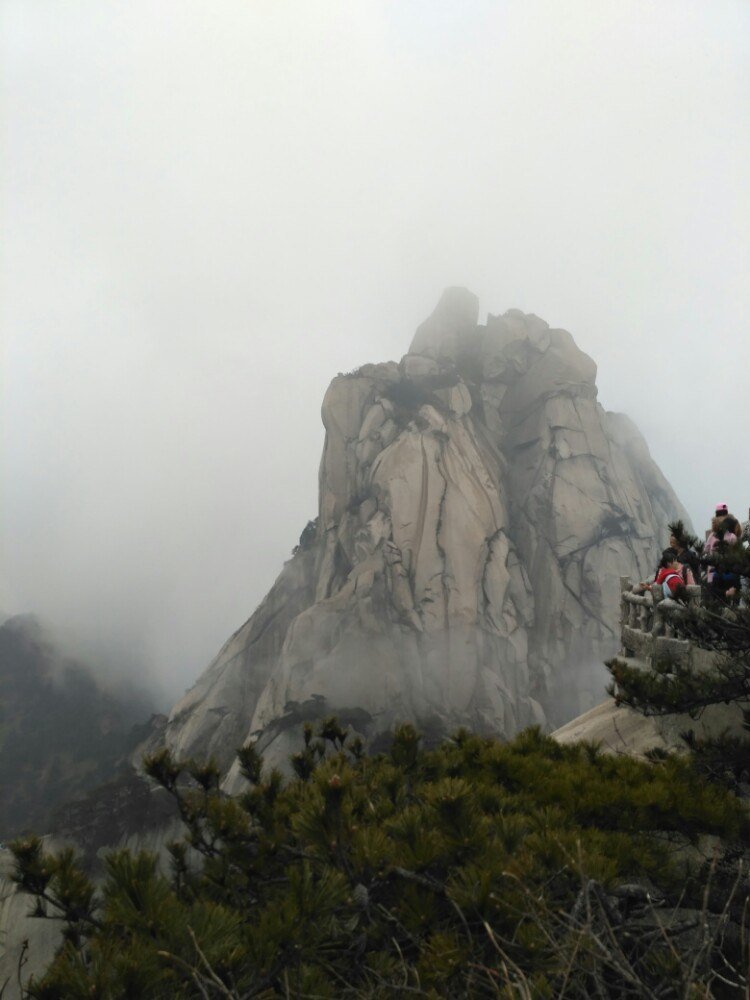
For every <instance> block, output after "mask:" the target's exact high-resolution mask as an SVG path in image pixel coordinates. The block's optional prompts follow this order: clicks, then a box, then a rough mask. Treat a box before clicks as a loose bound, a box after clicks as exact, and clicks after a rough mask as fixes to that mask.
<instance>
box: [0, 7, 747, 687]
mask: <svg viewBox="0 0 750 1000" xmlns="http://www.w3.org/2000/svg"><path fill="white" fill-rule="evenodd" d="M0 19H1V20H0V46H1V49H0V63H1V70H0V71H1V73H2V77H1V78H0V102H2V106H1V107H0V121H2V168H0V169H1V170H2V174H1V175H0V177H1V181H0V183H1V190H2V216H1V217H2V233H3V236H2V241H1V245H2V288H1V289H0V293H1V299H0V301H1V302H2V305H1V306H0V308H1V309H2V312H1V313H0V320H1V322H2V342H3V357H2V361H3V365H2V367H3V383H2V400H3V403H2V448H1V451H2V470H1V472H2V478H1V480H0V489H1V490H2V496H1V497H0V500H1V503H2V521H1V530H2V539H1V545H2V548H1V549H0V574H1V579H0V606H2V607H3V608H4V609H5V610H6V611H7V612H8V613H16V612H21V611H34V612H36V613H37V614H39V615H41V616H42V617H43V618H46V619H49V620H52V621H53V622H54V623H56V624H57V625H58V626H61V627H64V628H66V629H68V630H69V631H70V633H71V634H72V635H74V636H75V637H76V642H77V643H78V644H79V646H80V647H81V655H84V654H85V655H86V656H89V657H92V658H94V659H95V660H98V662H100V663H106V664H108V665H109V666H108V669H110V670H125V671H126V672H129V673H131V674H133V675H134V676H137V677H143V678H146V679H148V680H149V681H150V682H151V683H153V684H156V685H157V686H158V687H160V689H161V691H162V697H163V700H164V701H167V700H169V699H171V698H172V697H173V696H174V695H175V694H177V693H179V691H180V690H181V689H182V688H184V687H185V686H186V685H188V684H189V683H191V682H192V680H193V679H194V678H195V677H196V675H197V674H198V672H199V671H200V669H201V668H202V667H203V666H204V665H205V663H206V662H207V660H208V659H209V658H210V656H211V655H212V654H213V653H214V652H215V650H216V648H217V647H218V645H219V644H220V643H221V642H222V641H223V640H224V639H225V638H226V636H227V635H228V634H229V633H230V632H231V631H232V630H233V629H234V628H235V627H236V626H237V625H238V624H239V623H240V622H241V621H243V620H244V618H245V617H247V615H248V614H249V613H250V611H252V609H253V608H254V607H255V605H256V603H257V601H258V600H259V599H260V597H261V596H262V595H263V593H265V591H266V590H267V589H268V586H269V584H270V582H271V580H272V579H273V577H274V576H275V575H276V573H277V571H278V569H279V568H280V565H281V563H282V561H283V559H284V558H286V557H287V556H288V554H289V550H290V549H291V547H292V545H293V544H294V543H295V542H296V540H297V537H298V535H299V533H300V531H301V530H302V528H303V527H304V524H305V522H306V521H307V519H308V518H309V517H311V516H313V515H314V513H315V509H316V477H317V467H318V462H319V457H320V450H321V446H322V440H323V430H322V426H321V424H320V421H319V419H318V413H319V407H320V401H321V399H322V396H323V392H324V390H325V387H326V385H327V383H328V381H329V380H330V378H331V377H332V376H333V375H335V374H336V373H337V372H338V371H346V370H348V369H351V368H353V367H355V366H356V365H358V364H361V363H362V362H366V361H379V360H383V359H385V358H388V357H392V358H395V359H398V358H399V357H400V356H401V355H402V354H403V353H405V351H406V349H407V347H408V344H409V341H410V339H411V335H412V333H413V330H414V328H415V327H416V325H417V324H418V323H419V322H420V321H421V320H422V319H424V317H425V316H426V315H427V314H428V312H429V311H430V310H431V309H432V307H433V305H434V303H435V301H436V300H437V298H438V296H439V294H440V292H441V291H442V289H443V288H444V287H445V286H447V285H453V284H463V285H467V286H469V287H470V288H472V289H473V290H474V291H475V292H477V293H478V294H479V295H480V298H481V301H482V306H483V310H485V311H486V310H489V311H492V312H502V311H504V310H505V309H507V308H509V307H518V308H520V309H523V310H527V311H533V312H535V313H537V314H539V315H541V316H543V317H544V318H545V319H546V320H547V321H549V322H550V323H551V324H552V325H554V326H562V327H566V328H568V329H570V330H571V331H572V332H573V334H574V335H575V338H576V340H577V342H578V344H579V346H580V347H581V348H582V349H583V350H585V351H587V352H588V353H589V354H591V355H592V356H593V357H594V359H595V360H596V361H597V363H598V365H599V377H598V383H599V385H600V389H601V398H602V402H603V403H604V404H605V406H607V407H608V408H609V409H621V410H625V411H627V412H628V413H629V414H630V415H631V416H632V417H633V418H634V419H635V420H636V422H637V423H638V424H639V426H640V427H641V429H642V431H643V432H644V434H645V436H646V438H647V440H648V441H649V443H650V445H651V448H652V452H653V454H654V457H655V459H656V461H657V462H658V464H659V465H660V467H661V468H662V469H663V470H664V472H665V474H666V475H667V476H668V477H669V478H670V480H671V482H672V484H673V485H674V487H675V489H676V491H677V493H678V495H679V496H680V497H681V499H682V500H683V501H684V503H685V504H686V505H687V507H688V509H689V510H690V512H691V515H692V517H693V519H694V521H695V524H696V527H698V528H702V527H703V526H704V525H705V524H706V523H707V520H708V517H709V516H710V513H711V509H712V507H713V504H714V503H715V502H716V501H717V500H727V502H729V504H730V506H731V507H732V508H734V509H735V511H737V512H744V510H745V508H747V505H748V503H750V475H748V472H747V463H746V462H745V461H744V459H743V446H744V430H745V429H746V428H747V426H748V420H749V419H750V400H749V398H748V395H747V393H746V391H745V387H746V382H747V371H748V364H749V363H750V346H748V344H749V341H748V330H747V317H748V312H749V310H748V307H749V306H750V292H749V291H748V283H747V279H746V276H747V274H748V271H749V270H750V269H749V266H748V265H749V264H750V215H749V213H748V203H747V177H748V176H750V127H749V126H750V121H749V120H748V119H749V118H750V114H749V113H748V103H749V99H748V95H750V65H749V63H748V59H747V51H748V38H749V37H750V7H748V5H747V3H746V2H744V0H738V2H731V0H717V2H713V3H710V4H709V3H706V2H690V0H675V2H672V0H660V2H659V3H658V4H654V3H650V2H642V0H598V2H597V3H596V4H592V3H590V2H588V0H571V2H570V3H567V4H559V3H555V2H552V0H549V2H542V0H512V2H496V3H490V2H482V0H469V2H464V3H460V4H459V3H457V2H451V3H439V2H436V0H430V2H428V0H419V2H399V3H395V2H390V0H380V2H374V0H372V2H366V0H347V2H337V0H320V2H319V0H299V2H285V0H273V2H271V0H268V2H265V0H257V2H253V3H247V2H239V0H238V2H229V0H219V2H214V3H211V4H205V3H198V2H192V0H179V2H177V0H174V2H171V0H160V3H158V4H151V3H147V2H139V0H135V2H130V3H128V4H121V3H116V2H111V0H96V2H93V0H91V2H75V3H69V4H59V3H56V2H54V0H4V2H3V3H2V4H0Z"/></svg>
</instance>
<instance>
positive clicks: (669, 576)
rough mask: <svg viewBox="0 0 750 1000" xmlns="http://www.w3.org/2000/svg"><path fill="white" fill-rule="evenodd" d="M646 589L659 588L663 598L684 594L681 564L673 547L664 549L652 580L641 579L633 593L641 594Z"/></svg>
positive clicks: (672, 597)
mask: <svg viewBox="0 0 750 1000" xmlns="http://www.w3.org/2000/svg"><path fill="white" fill-rule="evenodd" d="M646 590H652V591H653V590H661V593H662V596H663V597H664V598H665V599H674V598H675V597H680V598H682V597H684V596H685V580H684V577H683V564H682V563H681V562H680V560H679V557H678V555H677V551H676V550H675V549H674V548H668V549H664V551H663V552H662V554H661V559H660V560H659V565H658V567H657V570H656V576H655V577H654V579H653V580H642V581H641V582H640V584H638V586H637V587H634V588H633V593H635V594H642V593H643V592H644V591H646Z"/></svg>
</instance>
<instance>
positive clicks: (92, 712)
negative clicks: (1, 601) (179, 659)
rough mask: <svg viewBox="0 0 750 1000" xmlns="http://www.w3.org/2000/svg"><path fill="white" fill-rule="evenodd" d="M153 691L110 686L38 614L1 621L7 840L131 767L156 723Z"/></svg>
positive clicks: (0, 830) (1, 802)
mask: <svg viewBox="0 0 750 1000" xmlns="http://www.w3.org/2000/svg"><path fill="white" fill-rule="evenodd" d="M150 711H151V708H150V705H149V703H148V701H147V699H146V697H145V696H142V695H136V694H135V693H133V694H131V695H124V694H121V695H115V694H112V693H110V692H108V691H106V690H105V689H104V688H103V687H102V686H101V684H100V683H98V682H97V681H96V680H95V679H94V677H93V676H92V674H91V672H90V670H89V669H88V668H87V667H86V666H85V665H84V664H82V663H79V662H77V661H76V660H74V659H71V658H70V657H68V656H66V655H64V654H63V653H61V652H60V650H59V648H58V647H57V646H56V644H55V641H54V639H53V638H52V637H51V636H50V635H49V634H48V633H47V632H46V630H45V629H44V627H43V626H42V625H41V624H40V622H39V621H38V620H37V619H36V618H35V617H33V616H31V615H19V616H15V617H12V618H9V619H8V620H7V621H6V622H5V623H4V624H3V625H2V626H0V840H8V839H9V838H10V837H12V836H15V835H17V834H19V833H21V832H23V831H24V830H35V831H40V830H41V831H47V830H49V829H50V827H51V826H52V825H53V816H54V814H55V811H56V809H57V808H58V807H59V806H61V805H62V804H63V803H65V802H67V801H69V800H74V799H76V798H80V797H81V796H82V795H84V794H85V793H86V792H87V791H89V790H90V789H92V788H94V787H96V786H97V785H100V784H101V783H102V782H104V781H108V780H110V779H111V778H112V776H113V775H114V774H115V773H117V771H118V770H119V769H122V768H126V767H127V766H128V763H129V756H130V754H131V753H132V752H133V750H134V749H135V748H136V747H137V746H138V744H139V743H140V742H142V740H143V739H144V738H145V737H146V735H147V734H148V731H149V729H150V727H149V724H148V723H145V724H144V720H146V719H148V716H149V714H150Z"/></svg>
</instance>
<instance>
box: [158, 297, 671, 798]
mask: <svg viewBox="0 0 750 1000" xmlns="http://www.w3.org/2000/svg"><path fill="white" fill-rule="evenodd" d="M477 317H478V301H477V299H476V296H474V295H472V294H471V293H470V292H468V291H466V290H464V289H459V288H451V289H448V290H447V291H446V292H445V293H444V295H443V297H442V299H441V301H440V303H439V304H438V306H437V308H436V309H435V311H434V313H433V314H432V316H431V317H430V318H429V319H428V320H426V321H425V323H423V324H422V325H421V326H420V327H419V329H418V330H417V333H416V335H415V337H414V340H413V342H412V345H411V348H410V351H409V353H408V354H407V355H406V356H405V357H404V358H403V359H402V361H401V363H400V364H396V363H394V362H389V363H387V364H370V365H365V366H364V367H363V368H361V369H359V370H358V371H356V372H353V373H351V374H349V375H342V376H339V377H338V378H335V379H334V380H333V382H332V383H331V386H330V388H329V389H328V392H327V393H326V396H325V399H324V401H323V410H322V416H323V423H324V425H325V429H326V440H325V446H324V451H323V457H322V462H321V467H320V493H319V511H318V518H317V520H316V521H315V522H313V523H311V525H309V526H308V528H307V529H306V530H305V532H304V533H303V537H302V539H301V540H300V546H299V547H298V548H297V550H296V552H295V554H294V556H293V558H292V559H291V560H290V561H289V562H288V563H287V564H286V565H285V566H284V568H283V570H282V572H281V574H280V576H279V578H278V580H277V581H276V583H275V584H274V586H273V588H272V589H271V591H270V592H269V594H268V596H267V597H266V599H265V600H264V601H263V603H262V604H261V605H260V607H259V608H258V609H257V611H256V612H255V614H254V615H253V616H252V617H251V618H250V619H249V621H248V622H247V623H246V624H245V625H244V626H243V627H242V628H241V629H240V630H239V631H238V632H237V633H236V634H235V635H234V636H232V638H231V639H230V640H229V641H228V642H227V644H226V645H225V646H224V648H223V649H222V650H221V652H220V653H219V655H218V657H217V658H216V660H215V661H214V662H213V663H212V664H211V666H210V667H209V668H208V670H207V671H206V673H205V674H204V675H203V676H202V677H201V679H200V680H199V681H198V683H197V684H196V685H195V687H194V688H193V689H192V690H191V691H189V692H188V694H187V695H186V696H185V697H184V698H183V699H182V700H181V701H180V702H179V703H178V704H177V705H176V706H175V708H174V710H173V712H172V714H171V716H170V719H169V723H168V726H167V732H166V741H167V744H168V745H169V746H170V747H171V748H173V749H174V750H175V751H176V752H178V753H179V754H181V755H185V754H195V755H198V756H205V755H206V754H207V753H213V754H214V755H215V756H216V757H217V758H218V759H219V761H220V762H221V763H222V765H223V766H224V767H225V768H227V769H228V771H227V778H226V782H225V785H226V787H227V789H228V790H232V789H235V788H238V787H239V786H240V782H241V779H240V777H239V775H238V772H237V770H236V766H234V765H233V764H232V759H233V755H234V751H235V749H236V747H237V746H239V745H240V744H241V743H242V742H243V741H246V740H249V739H251V738H254V739H256V738H257V739H259V740H260V747H261V748H262V749H263V750H264V752H265V754H266V759H267V761H269V762H271V763H277V764H279V763H283V762H285V761H286V759H287V755H288V753H289V752H291V751H292V750H294V749H295V746H296V741H297V740H298V738H299V729H300V725H299V724H300V722H301V721H302V719H304V718H312V717H315V716H319V715H324V714H333V713H335V714H337V715H338V716H339V717H340V718H341V719H342V720H343V721H348V722H349V724H350V725H352V726H353V728H354V729H355V730H356V731H357V732H359V733H360V734H362V735H363V736H364V737H365V738H366V739H367V740H368V741H370V743H375V744H376V745H377V742H378V740H379V739H381V738H383V737H385V736H387V734H388V732H389V731H390V730H391V729H392V727H393V725H394V723H396V722H397V721H399V720H407V719H409V720H412V721H415V722H417V723H418V724H419V725H420V726H421V727H422V728H423V729H424V730H425V731H426V732H427V733H428V734H429V735H432V736H435V737H439V736H441V735H443V734H445V733H446V732H447V731H450V730H451V729H453V728H455V727H457V726H459V725H466V726H470V727H471V728H472V729H475V730H478V731H481V732H486V733H493V734H497V735H501V736H508V735H511V734H512V733H514V732H516V731H517V730H519V729H520V728H522V727H524V726H526V725H529V724H531V723H540V724H543V725H544V724H549V725H560V724H562V723H564V722H565V721H567V720H568V719H570V718H572V717H573V716H575V715H577V714H579V712H580V711H583V710H585V709H587V708H589V707H590V706H591V705H593V704H595V703H596V702H597V701H599V700H601V697H602V693H603V692H602V689H601V688H599V689H598V690H586V686H587V683H588V681H587V680H586V679H587V678H589V679H590V677H591V671H592V667H593V665H595V664H600V663H601V662H602V660H604V659H605V658H606V657H608V656H609V655H611V654H612V653H613V652H614V651H615V650H616V648H617V646H618V625H617V619H618V608H619V577H620V575H627V574H630V575H632V576H634V577H638V578H641V577H642V576H643V575H644V574H646V573H648V572H649V571H650V570H651V569H652V563H653V562H654V558H655V553H656V552H657V551H658V549H659V548H660V546H661V545H662V543H663V541H664V540H665V534H666V525H667V522H668V521H669V520H670V519H673V518H676V517H681V518H683V520H685V521H686V522H687V521H688V520H689V519H688V518H687V515H686V513H685V511H684V509H683V508H682V506H681V504H680V503H679V501H678V500H677V498H676V496H675V494H674V492H673V491H672V489H671V487H670V486H669V483H668V482H667V481H666V480H665V478H664V476H663V475H662V474H661V473H660V471H659V469H658V468H657V466H656V465H655V463H654V462H653V460H652V459H651V457H650V454H649V451H648V447H647V446H646V443H645V441H644V440H643V438H642V437H641V435H640V434H639V432H638V430H637V429H636V427H635V426H634V424H632V422H631V421H630V420H629V419H628V418H627V417H624V416H622V415H620V414H612V413H607V412H606V411H605V410H604V409H603V408H602V407H601V405H600V404H599V403H598V402H597V398H596V397H597V390H596V381H595V380H596V366H595V364H594V362H593V361H592V360H591V358H589V357H588V356H587V355H586V354H584V353H583V352H582V351H580V350H579V349H578V348H577V347H576V344H575V342H574V340H573V338H572V337H571V335H570V334H569V333H567V332H566V331H564V330H554V329H550V328H549V327H548V325H547V324H546V323H545V322H544V321H543V320H540V319H539V318H538V317H536V316H533V315H525V314H523V313H521V312H519V311H518V310H510V311H509V312H507V313H506V314H505V315H503V316H499V317H496V316H490V317H489V318H488V321H487V323H486V324H485V325H480V324H478V322H477Z"/></svg>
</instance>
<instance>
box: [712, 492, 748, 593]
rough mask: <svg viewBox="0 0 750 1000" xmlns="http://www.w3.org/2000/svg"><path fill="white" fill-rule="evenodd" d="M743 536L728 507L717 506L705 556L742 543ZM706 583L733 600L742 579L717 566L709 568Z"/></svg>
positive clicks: (716, 591)
mask: <svg viewBox="0 0 750 1000" xmlns="http://www.w3.org/2000/svg"><path fill="white" fill-rule="evenodd" d="M741 534H742V528H741V526H740V522H739V521H738V520H737V518H736V517H735V516H734V515H733V514H730V513H729V509H728V507H727V505H726V504H725V503H720V504H717V505H716V515H715V517H714V518H713V520H712V521H711V531H710V532H709V535H708V537H707V538H706V545H705V547H704V549H703V552H704V554H705V555H707V556H710V555H712V554H713V553H715V552H720V551H724V550H726V548H727V547H728V546H730V545H736V544H737V543H738V542H739V541H740V536H741ZM706 583H707V584H708V586H709V587H710V588H711V589H712V590H713V591H714V593H715V594H716V595H717V596H719V597H728V598H733V597H734V596H735V595H736V594H737V590H738V588H739V586H740V578H739V577H738V576H737V574H736V573H731V572H727V571H726V570H724V569H717V567H716V566H708V568H707V572H706Z"/></svg>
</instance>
